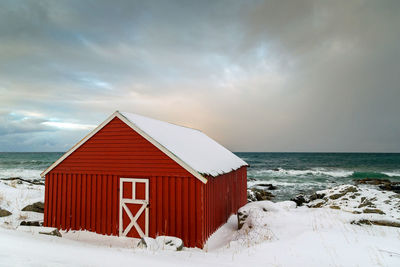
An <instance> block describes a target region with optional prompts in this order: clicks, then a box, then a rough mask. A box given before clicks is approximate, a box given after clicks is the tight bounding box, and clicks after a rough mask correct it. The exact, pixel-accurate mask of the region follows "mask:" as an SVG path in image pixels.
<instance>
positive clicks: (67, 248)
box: [0, 181, 400, 266]
mask: <svg viewBox="0 0 400 267" xmlns="http://www.w3.org/2000/svg"><path fill="white" fill-rule="evenodd" d="M350 191H352V190H350ZM338 192H343V188H340V189H335V190H333V191H332V192H328V191H326V192H325V194H326V203H327V204H325V205H322V207H321V208H308V207H306V206H304V207H297V208H296V205H295V203H294V202H291V201H285V202H278V203H273V202H269V201H262V202H253V203H249V204H248V205H246V206H245V207H243V208H242V209H241V211H240V212H241V213H242V214H247V216H248V217H247V218H246V220H245V221H244V225H243V226H242V228H241V229H240V230H237V226H238V225H237V217H236V216H232V217H231V218H230V219H229V221H228V222H227V223H226V224H225V225H224V226H223V227H221V228H220V229H219V230H218V231H217V232H216V233H215V234H214V235H213V236H212V237H211V238H210V239H209V241H208V243H207V245H206V246H205V248H204V249H203V250H200V249H195V248H192V249H189V248H184V249H183V251H170V250H163V249H161V250H152V249H149V250H146V249H143V248H138V247H137V243H138V240H135V239H129V238H119V237H110V236H102V235H97V234H94V233H89V232H85V231H78V232H68V233H64V232H62V235H63V237H61V238H59V237H56V236H47V235H41V234H39V233H38V231H37V230H35V229H32V228H29V227H17V225H18V224H19V222H20V221H21V218H20V217H23V218H26V219H28V220H37V219H40V218H42V217H41V216H42V215H41V214H38V213H33V212H21V211H20V209H22V208H23V207H24V205H26V204H32V203H33V202H36V201H38V200H43V187H42V186H27V185H25V184H22V185H20V184H11V185H7V184H5V182H3V181H0V207H1V208H3V209H8V210H9V211H11V212H13V215H11V216H8V217H3V218H0V266H118V265H122V264H124V265H128V264H129V265H134V264H135V265H142V266H400V228H397V227H387V226H376V225H356V224H351V222H352V221H357V220H360V219H363V218H364V219H365V218H371V219H376V218H379V219H382V220H389V219H390V220H391V221H398V220H399V218H400V216H399V209H400V207H396V206H393V205H397V204H396V203H397V202H396V201H397V199H398V198H397V197H398V195H397V196H396V195H395V194H393V193H390V192H387V193H382V192H380V191H379V192H378V191H377V190H374V189H368V190H364V189H358V191H357V193H358V194H359V195H357V196H356V197H357V199H356V198H354V199H351V201H348V202H349V204H348V205H347V204H346V203H344V202H345V201H346V200H343V199H342V202H343V203H339V201H336V202H335V203H331V201H335V199H330V198H329V196H331V195H334V194H337V193H338ZM381 193H382V194H384V195H385V196H386V195H387V196H388V197H387V198H388V199H389V196H395V197H391V198H390V199H391V200H392V201H391V202H389V201H386V202H385V200H382V201H380V200H379V199H380V197H382V196H381V195H380V194H381ZM346 194H347V193H346ZM348 194H354V192H348ZM363 196H364V197H369V199H372V201H374V199H373V198H374V197H375V198H376V199H377V200H376V202H377V203H379V205H378V204H375V206H376V207H377V208H379V209H382V210H383V211H384V212H385V214H377V213H375V214H365V213H361V214H358V212H356V213H353V212H354V209H351V207H353V206H355V205H356V201H361V197H363ZM335 197H336V196H335ZM335 197H334V198H335ZM343 197H345V196H341V197H339V198H343ZM339 198H337V199H339ZM358 198H359V199H358ZM337 199H336V200H337ZM386 200H387V199H386ZM364 201H365V199H364ZM314 204H315V203H314ZM339 204H340V205H342V208H341V209H340V210H338V209H336V208H331V207H330V206H335V205H339ZM346 205H347V206H346ZM383 205H387V206H383ZM389 205H392V207H389ZM355 209H358V206H357V208H355ZM361 210H362V209H361ZM357 211H359V210H357ZM368 216H372V217H368Z"/></svg>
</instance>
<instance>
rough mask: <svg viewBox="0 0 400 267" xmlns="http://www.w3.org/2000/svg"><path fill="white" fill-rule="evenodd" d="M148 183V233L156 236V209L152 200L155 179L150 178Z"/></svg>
mask: <svg viewBox="0 0 400 267" xmlns="http://www.w3.org/2000/svg"><path fill="white" fill-rule="evenodd" d="M149 183H150V193H149V194H150V208H149V214H150V215H149V216H150V218H151V219H150V220H149V228H150V229H149V234H150V236H156V226H157V209H156V205H157V204H156V202H154V200H155V197H156V195H157V180H155V179H151V180H150V181H149Z"/></svg>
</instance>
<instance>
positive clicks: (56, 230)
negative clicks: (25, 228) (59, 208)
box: [39, 229, 62, 237]
mask: <svg viewBox="0 0 400 267" xmlns="http://www.w3.org/2000/svg"><path fill="white" fill-rule="evenodd" d="M39 234H42V235H53V236H58V237H62V235H61V233H60V231H58V229H54V230H53V231H51V232H39Z"/></svg>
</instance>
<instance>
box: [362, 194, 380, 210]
mask: <svg viewBox="0 0 400 267" xmlns="http://www.w3.org/2000/svg"><path fill="white" fill-rule="evenodd" d="M364 207H370V208H376V206H375V205H374V203H372V202H371V200H369V199H365V197H362V198H361V204H360V205H359V206H358V208H359V209H361V208H364Z"/></svg>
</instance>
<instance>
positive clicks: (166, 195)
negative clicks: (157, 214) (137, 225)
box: [161, 177, 169, 235]
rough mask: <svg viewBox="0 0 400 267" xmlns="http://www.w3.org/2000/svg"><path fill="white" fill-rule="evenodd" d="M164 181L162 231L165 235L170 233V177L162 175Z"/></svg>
mask: <svg viewBox="0 0 400 267" xmlns="http://www.w3.org/2000/svg"><path fill="white" fill-rule="evenodd" d="M161 179H162V181H163V183H162V191H161V192H162V193H161V194H162V195H161V196H162V203H163V205H162V209H163V213H162V214H163V216H162V231H161V233H162V234H163V235H166V234H167V233H168V230H169V220H168V217H169V203H168V199H169V192H168V185H169V183H168V177H161Z"/></svg>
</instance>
